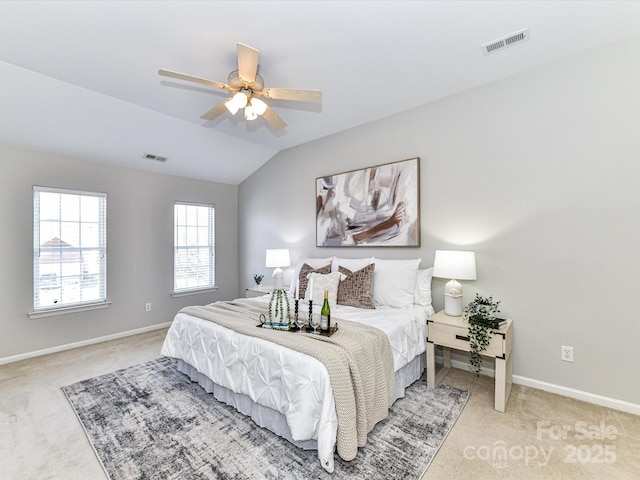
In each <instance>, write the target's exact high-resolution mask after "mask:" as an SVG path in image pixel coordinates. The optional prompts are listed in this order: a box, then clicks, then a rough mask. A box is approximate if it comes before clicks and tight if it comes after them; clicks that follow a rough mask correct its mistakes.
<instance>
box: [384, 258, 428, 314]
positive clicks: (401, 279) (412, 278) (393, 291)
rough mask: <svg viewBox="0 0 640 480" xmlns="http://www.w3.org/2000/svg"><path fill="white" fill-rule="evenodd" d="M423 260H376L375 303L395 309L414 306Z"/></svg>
mask: <svg viewBox="0 0 640 480" xmlns="http://www.w3.org/2000/svg"><path fill="white" fill-rule="evenodd" d="M421 260H422V259H420V258H415V259H412V260H383V259H380V258H374V259H373V263H375V264H376V267H375V270H374V271H373V303H374V304H375V305H386V306H389V307H394V308H404V307H408V306H411V305H413V296H414V293H415V291H416V281H417V277H418V268H419V267H420V262H421Z"/></svg>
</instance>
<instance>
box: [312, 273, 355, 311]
mask: <svg viewBox="0 0 640 480" xmlns="http://www.w3.org/2000/svg"><path fill="white" fill-rule="evenodd" d="M345 278H347V276H346V275H345V274H343V273H340V272H331V273H329V274H325V275H322V274H320V273H310V274H309V285H311V282H313V292H310V290H311V288H307V292H306V294H305V300H309V298H310V296H311V298H312V299H313V304H314V305H322V302H323V301H324V292H325V290H328V291H329V305H336V303H337V302H338V286H339V285H340V282H341V281H342V280H344V279H345Z"/></svg>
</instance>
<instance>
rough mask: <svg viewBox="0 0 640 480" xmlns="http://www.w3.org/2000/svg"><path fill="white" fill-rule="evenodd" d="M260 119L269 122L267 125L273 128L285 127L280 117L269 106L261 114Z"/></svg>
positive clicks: (285, 124)
mask: <svg viewBox="0 0 640 480" xmlns="http://www.w3.org/2000/svg"><path fill="white" fill-rule="evenodd" d="M262 118H264V119H265V120H266V121H267V122H269V125H271V126H272V127H273V128H277V129H282V128H284V127H286V126H287V123H286V122H285V121H284V120H282V118H280V115H278V114H277V113H276V112H274V111H273V109H272V108H271V107H269V106H267V109H266V110H265V111H264V113H263V114H262Z"/></svg>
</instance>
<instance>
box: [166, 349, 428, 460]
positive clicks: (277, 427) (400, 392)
mask: <svg viewBox="0 0 640 480" xmlns="http://www.w3.org/2000/svg"><path fill="white" fill-rule="evenodd" d="M425 366H426V355H425V353H422V354H420V355H418V356H416V357H414V358H413V360H412V361H411V362H409V363H408V364H407V365H405V366H404V367H402V368H401V369H400V370H398V371H397V372H396V373H395V382H396V386H395V400H397V399H398V398H402V397H404V391H405V389H406V388H407V387H408V386H409V385H411V384H412V383H413V382H415V381H416V380H418V379H419V378H420V377H421V376H422V373H423V372H424V369H425ZM177 368H178V370H179V371H180V372H182V373H184V374H185V375H187V376H188V377H189V378H190V379H191V380H192V381H194V382H198V384H199V385H200V386H201V387H202V388H204V390H205V391H206V392H208V393H211V394H213V396H214V397H215V399H216V400H219V401H221V402H224V403H226V404H227V405H231V406H232V407H234V408H235V409H236V410H238V411H239V412H240V413H242V414H244V415H247V416H249V417H251V419H252V420H253V421H254V422H255V423H256V424H257V425H259V426H261V427H264V428H266V429H268V430H270V431H272V432H273V433H275V434H276V435H279V436H281V437H283V438H286V439H287V440H289V441H290V442H291V443H293V444H294V445H295V446H297V447H299V448H303V449H305V450H317V442H316V440H294V439H293V438H292V436H291V430H290V429H289V425H288V424H287V420H286V418H285V416H284V415H282V414H281V413H280V412H278V411H276V410H273V409H271V408H269V407H265V406H263V405H259V404H257V403H255V402H254V401H253V400H251V398H250V397H248V396H247V395H244V394H242V393H233V392H232V391H231V390H229V389H227V388H225V387H222V386H220V385H217V384H215V383H213V382H212V381H211V380H210V379H209V378H208V377H206V376H205V375H203V374H202V373H200V372H198V371H197V370H196V369H195V368H194V367H192V366H191V365H189V364H188V363H186V362H184V361H183V360H180V359H177Z"/></svg>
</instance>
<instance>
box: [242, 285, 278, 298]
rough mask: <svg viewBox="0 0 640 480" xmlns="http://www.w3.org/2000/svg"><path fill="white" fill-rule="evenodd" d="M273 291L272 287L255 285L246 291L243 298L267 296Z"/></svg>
mask: <svg viewBox="0 0 640 480" xmlns="http://www.w3.org/2000/svg"><path fill="white" fill-rule="evenodd" d="M273 290H274V287H273V285H255V286H253V287H251V288H247V289H246V291H245V297H247V298H252V297H260V296H262V295H268V294H269V293H271V292H273Z"/></svg>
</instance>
